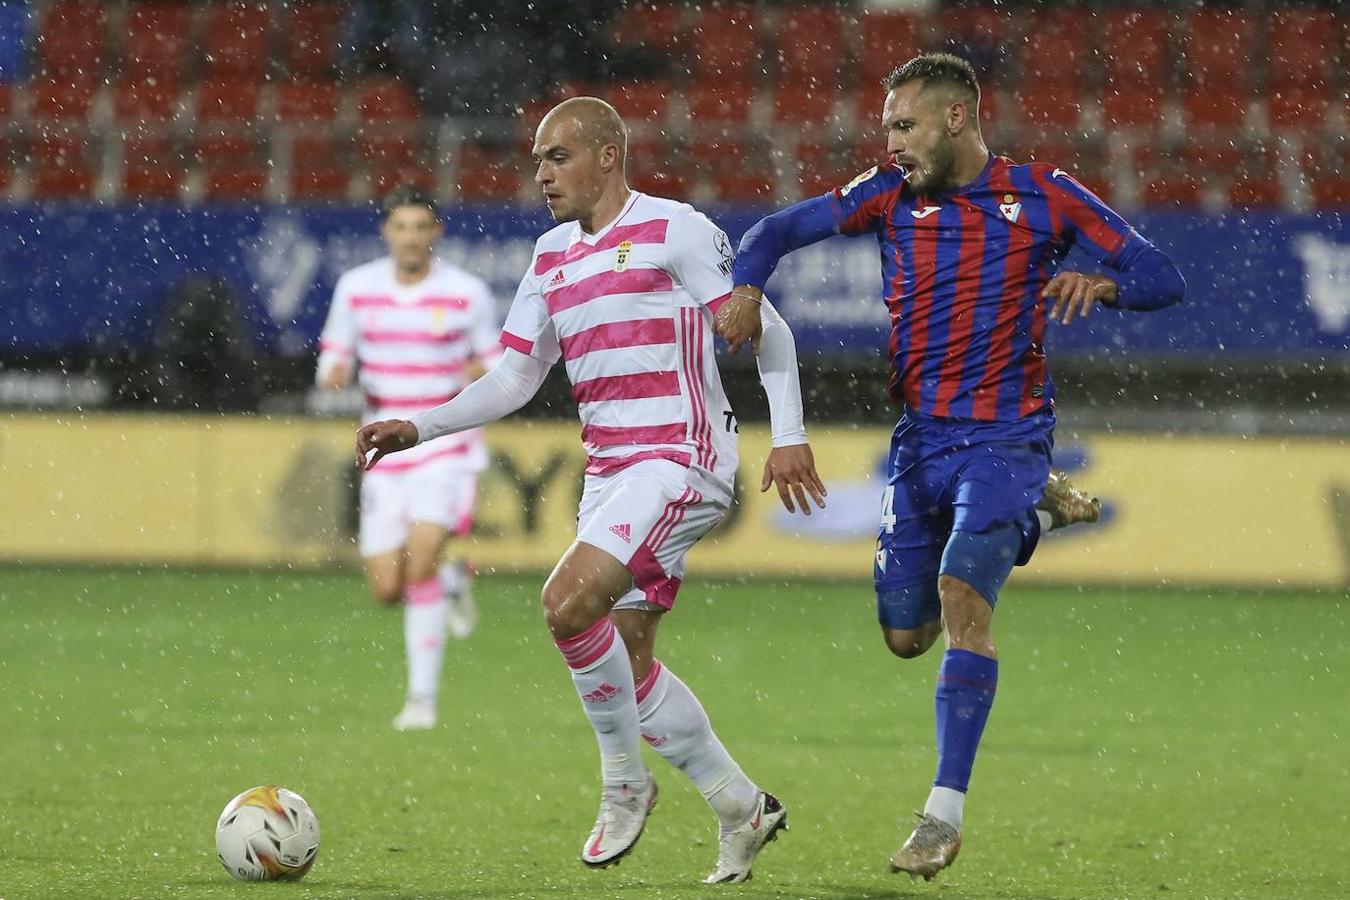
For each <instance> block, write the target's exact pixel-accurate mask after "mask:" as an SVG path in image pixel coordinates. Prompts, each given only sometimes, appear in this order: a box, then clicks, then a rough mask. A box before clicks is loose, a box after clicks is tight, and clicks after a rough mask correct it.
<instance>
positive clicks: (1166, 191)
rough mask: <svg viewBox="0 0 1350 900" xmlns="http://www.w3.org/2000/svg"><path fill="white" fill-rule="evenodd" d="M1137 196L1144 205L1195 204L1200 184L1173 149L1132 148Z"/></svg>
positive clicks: (1146, 146)
mask: <svg viewBox="0 0 1350 900" xmlns="http://www.w3.org/2000/svg"><path fill="white" fill-rule="evenodd" d="M1134 161H1135V169H1136V171H1137V172H1138V173H1139V197H1140V199H1141V200H1142V201H1143V202H1144V204H1145V205H1146V206H1180V207H1190V206H1198V205H1199V203H1200V199H1201V185H1200V182H1199V181H1198V180H1197V178H1196V176H1195V174H1193V173H1192V172H1191V171H1190V167H1189V165H1188V164H1187V162H1186V160H1185V158H1184V154H1183V153H1182V152H1178V151H1177V149H1176V148H1171V147H1160V146H1157V145H1154V144H1148V145H1145V146H1141V147H1139V148H1136V150H1135V153H1134Z"/></svg>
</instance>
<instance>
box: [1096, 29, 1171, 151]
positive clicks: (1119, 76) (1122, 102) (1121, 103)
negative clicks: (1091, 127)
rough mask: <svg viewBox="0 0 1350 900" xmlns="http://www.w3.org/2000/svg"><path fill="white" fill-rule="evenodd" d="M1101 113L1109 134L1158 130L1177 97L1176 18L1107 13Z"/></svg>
mask: <svg viewBox="0 0 1350 900" xmlns="http://www.w3.org/2000/svg"><path fill="white" fill-rule="evenodd" d="M1105 15H1106V25H1105V31H1104V36H1103V42H1102V43H1103V46H1104V47H1105V48H1106V52H1105V53H1104V54H1103V60H1104V62H1105V66H1106V69H1105V72H1104V79H1103V82H1102V86H1101V102H1102V112H1103V113H1104V115H1105V118H1106V125H1107V127H1108V128H1110V127H1115V126H1128V127H1135V128H1156V127H1157V126H1158V125H1160V124H1161V123H1162V114H1163V107H1164V103H1165V102H1166V100H1167V98H1169V97H1170V96H1172V84H1173V75H1172V53H1171V50H1170V47H1169V41H1170V38H1169V33H1170V29H1171V23H1172V17H1171V16H1170V15H1169V14H1167V13H1163V12H1161V11H1158V10H1151V9H1121V8H1113V9H1110V10H1108V11H1107V12H1106V14H1105Z"/></svg>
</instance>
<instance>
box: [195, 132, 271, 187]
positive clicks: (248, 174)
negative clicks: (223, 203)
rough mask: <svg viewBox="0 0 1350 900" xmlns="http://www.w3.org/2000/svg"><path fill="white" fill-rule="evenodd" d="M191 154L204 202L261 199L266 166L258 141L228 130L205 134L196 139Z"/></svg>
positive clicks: (262, 150) (255, 137) (247, 133)
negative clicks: (200, 179) (200, 175)
mask: <svg viewBox="0 0 1350 900" xmlns="http://www.w3.org/2000/svg"><path fill="white" fill-rule="evenodd" d="M193 152H194V156H195V157H196V159H197V161H198V163H199V165H200V167H201V171H202V189H203V192H204V194H205V197H206V199H207V200H248V201H258V200H262V199H264V197H265V195H266V192H267V185H268V181H269V178H270V166H269V165H268V163H267V162H266V159H267V154H266V152H265V145H264V142H263V141H262V139H261V138H260V137H258V136H256V135H254V134H252V133H249V132H235V131H229V130H222V131H218V132H207V133H205V134H202V135H199V136H198V137H197V140H196V143H195V146H194V148H193Z"/></svg>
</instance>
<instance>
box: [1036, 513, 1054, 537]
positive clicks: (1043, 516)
mask: <svg viewBox="0 0 1350 900" xmlns="http://www.w3.org/2000/svg"><path fill="white" fill-rule="evenodd" d="M1036 521H1038V522H1040V523H1041V534H1049V533H1050V532H1052V531H1054V530H1055V520H1054V519H1053V518H1051V517H1050V514H1049V513H1048V512H1046V511H1045V510H1043V509H1038V510H1036Z"/></svg>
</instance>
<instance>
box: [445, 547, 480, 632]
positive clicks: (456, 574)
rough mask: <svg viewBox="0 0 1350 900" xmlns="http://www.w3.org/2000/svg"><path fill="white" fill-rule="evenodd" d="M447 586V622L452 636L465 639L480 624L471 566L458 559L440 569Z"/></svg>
mask: <svg viewBox="0 0 1350 900" xmlns="http://www.w3.org/2000/svg"><path fill="white" fill-rule="evenodd" d="M440 575H441V584H442V585H443V586H444V587H445V601H446V603H445V624H446V627H447V628H448V630H449V632H450V636H451V637H453V638H457V639H459V640H461V641H462V640H464V639H465V638H466V637H468V636H469V635H471V634H473V629H474V627H475V626H477V624H478V607H477V606H475V605H474V602H473V575H472V574H471V573H470V570H469V567H468V566H466V565H464V563H463V562H461V561H458V560H456V561H455V562H452V563H446V564H445V565H443V566H441V569H440Z"/></svg>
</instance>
